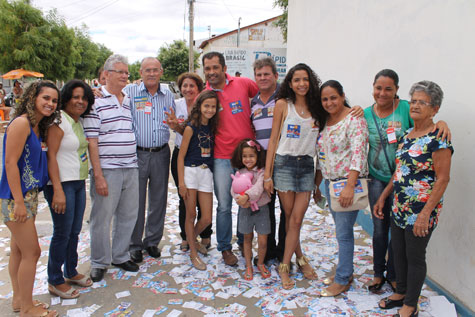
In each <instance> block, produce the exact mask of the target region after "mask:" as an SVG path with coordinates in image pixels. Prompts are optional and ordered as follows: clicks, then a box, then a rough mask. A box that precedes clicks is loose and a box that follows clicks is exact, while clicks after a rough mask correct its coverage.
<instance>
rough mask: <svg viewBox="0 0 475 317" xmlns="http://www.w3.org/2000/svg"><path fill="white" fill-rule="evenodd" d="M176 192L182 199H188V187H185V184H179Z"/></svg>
mask: <svg viewBox="0 0 475 317" xmlns="http://www.w3.org/2000/svg"><path fill="white" fill-rule="evenodd" d="M178 192H179V193H180V196H181V197H182V198H183V200H187V199H188V188H186V186H185V185H182V186H180V187H179V189H178Z"/></svg>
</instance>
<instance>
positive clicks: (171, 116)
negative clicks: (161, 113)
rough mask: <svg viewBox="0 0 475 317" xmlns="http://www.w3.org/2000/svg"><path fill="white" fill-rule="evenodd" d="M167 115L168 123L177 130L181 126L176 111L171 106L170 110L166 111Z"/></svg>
mask: <svg viewBox="0 0 475 317" xmlns="http://www.w3.org/2000/svg"><path fill="white" fill-rule="evenodd" d="M165 115H166V116H167V120H166V124H167V125H168V126H169V127H170V128H171V129H172V130H174V131H175V130H176V129H177V128H178V127H179V122H178V119H177V117H176V115H175V111H173V109H172V108H171V107H170V111H165Z"/></svg>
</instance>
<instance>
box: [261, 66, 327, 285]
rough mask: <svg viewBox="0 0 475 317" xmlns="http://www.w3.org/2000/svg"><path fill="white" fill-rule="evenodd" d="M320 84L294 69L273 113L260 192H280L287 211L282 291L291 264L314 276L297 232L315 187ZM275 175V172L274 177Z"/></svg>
mask: <svg viewBox="0 0 475 317" xmlns="http://www.w3.org/2000/svg"><path fill="white" fill-rule="evenodd" d="M320 83H321V82H320V79H319V78H318V76H317V75H316V74H315V73H314V72H313V71H312V69H311V68H310V67H308V66H307V65H305V64H297V65H296V66H294V67H292V68H291V69H290V70H289V72H288V74H287V76H286V77H285V79H284V82H283V83H282V85H281V88H280V91H279V95H278V98H279V100H278V101H277V102H276V104H275V109H274V121H273V124H272V133H271V137H270V140H269V147H268V150H267V157H266V169H265V173H264V188H265V189H266V191H268V192H269V193H271V192H273V191H274V188H275V189H276V190H277V191H278V194H279V197H280V199H281V202H282V207H283V209H284V211H285V221H286V224H287V226H286V228H287V229H286V231H287V232H286V239H285V250H284V258H283V260H282V263H281V264H280V265H279V275H280V277H281V279H282V287H283V288H284V289H291V288H293V287H294V285H295V282H294V281H293V280H291V279H290V277H289V272H290V259H291V258H292V255H293V253H294V252H295V255H296V257H297V266H298V267H299V269H300V270H301V271H302V273H303V274H304V276H305V277H306V278H308V279H312V280H314V279H316V278H317V274H316V273H315V271H314V270H313V268H312V267H311V266H310V264H309V262H308V259H307V258H306V257H305V256H304V255H303V253H302V249H301V247H300V241H299V236H300V227H301V224H302V221H303V218H304V215H305V212H306V210H307V207H308V203H309V200H310V195H311V192H312V190H313V189H314V187H315V183H314V161H313V159H314V156H315V150H316V141H317V137H318V132H319V130H320V129H321V128H322V127H323V126H324V124H325V121H326V116H327V114H326V112H325V111H324V109H323V107H322V104H321V100H320V91H319V86H320ZM272 171H273V172H272Z"/></svg>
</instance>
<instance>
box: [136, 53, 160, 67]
mask: <svg viewBox="0 0 475 317" xmlns="http://www.w3.org/2000/svg"><path fill="white" fill-rule="evenodd" d="M149 60H154V61H158V62H159V63H160V70H163V66H162V63H161V62H160V61H159V60H158V58H156V57H153V56H147V57H144V58H143V59H142V61H141V62H140V69H142V65H143V63H144V62H146V61H149Z"/></svg>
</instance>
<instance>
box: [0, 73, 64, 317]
mask: <svg viewBox="0 0 475 317" xmlns="http://www.w3.org/2000/svg"><path fill="white" fill-rule="evenodd" d="M58 101H59V90H58V88H57V87H56V86H55V85H54V83H52V82H50V81H37V82H34V83H32V84H31V85H30V86H29V87H28V88H26V89H25V93H24V94H23V96H22V98H21V99H20V102H19V104H17V105H16V108H15V113H14V115H13V120H12V121H11V122H10V124H9V126H8V128H7V130H6V133H5V137H4V140H3V171H2V178H1V180H0V205H1V210H2V216H3V222H4V223H5V224H6V225H7V227H8V230H10V232H11V239H10V248H11V251H10V261H9V263H8V271H9V273H10V279H11V282H12V288H13V298H12V307H13V311H15V312H20V314H21V315H26V316H47V317H52V316H57V315H58V313H57V312H56V311H48V310H47V309H48V307H49V306H48V305H47V304H44V303H41V302H39V301H34V300H33V298H32V295H33V294H32V293H33V284H34V282H35V273H36V263H37V262H38V259H39V257H40V255H41V249H40V245H39V243H38V234H37V232H36V227H35V217H36V213H37V209H38V192H39V191H41V190H42V189H43V186H45V185H46V183H47V182H48V166H47V162H46V150H47V147H46V144H45V143H44V142H43V140H45V138H46V134H47V129H48V127H49V126H50V125H51V124H52V123H53V122H54V121H55V120H57V119H59V116H60V114H59V111H58V110H57V105H58Z"/></svg>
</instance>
